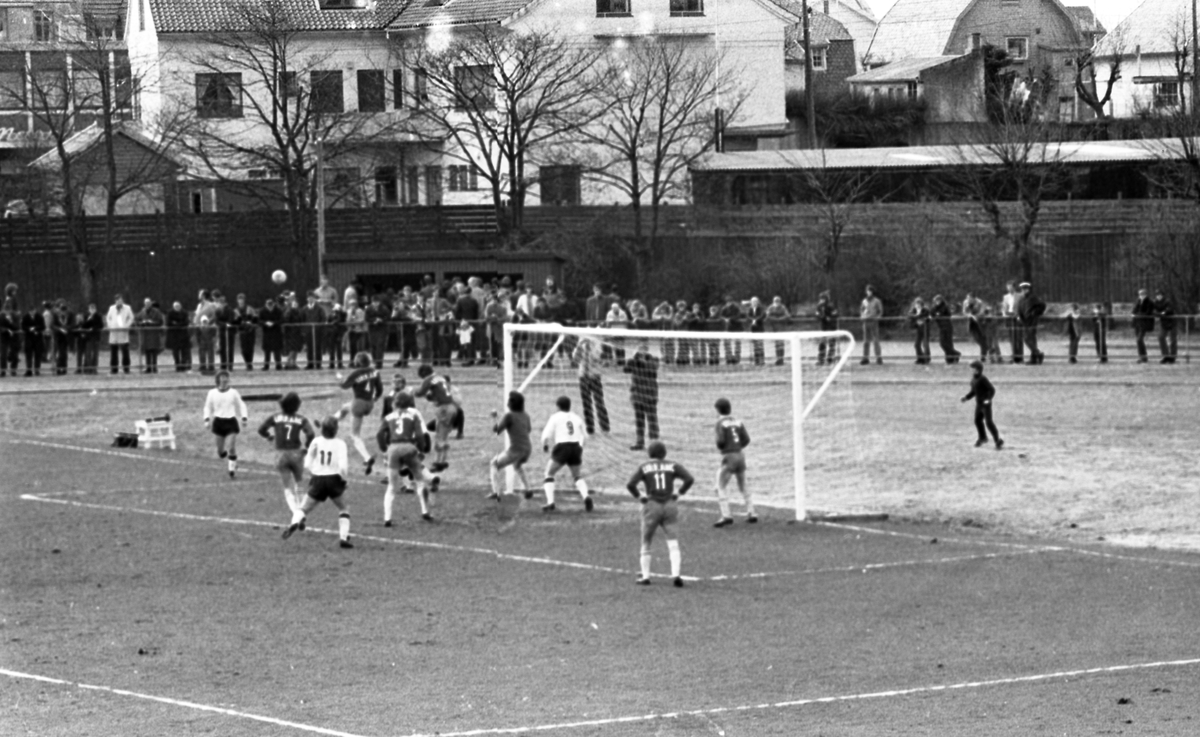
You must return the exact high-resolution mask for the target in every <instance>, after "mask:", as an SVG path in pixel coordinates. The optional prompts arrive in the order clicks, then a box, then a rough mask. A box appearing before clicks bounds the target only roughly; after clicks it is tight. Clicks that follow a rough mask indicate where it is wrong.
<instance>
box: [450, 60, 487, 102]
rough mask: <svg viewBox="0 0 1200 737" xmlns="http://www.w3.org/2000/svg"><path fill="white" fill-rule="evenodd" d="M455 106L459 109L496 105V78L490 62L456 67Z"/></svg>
mask: <svg viewBox="0 0 1200 737" xmlns="http://www.w3.org/2000/svg"><path fill="white" fill-rule="evenodd" d="M454 92H455V101H454V106H455V107H456V108H458V109H459V110H467V109H471V110H491V109H492V108H494V107H496V78H495V76H494V74H493V72H492V66H491V65H490V64H479V65H476V66H469V67H455V69H454Z"/></svg>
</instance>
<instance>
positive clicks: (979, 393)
mask: <svg viewBox="0 0 1200 737" xmlns="http://www.w3.org/2000/svg"><path fill="white" fill-rule="evenodd" d="M971 370H972V371H974V372H975V374H974V376H972V377H971V391H969V392H967V396H965V397H963V398H962V401H964V402H967V401H970V400H971V399H972V398H974V399H975V429H976V430H977V431H978V432H979V439H978V440H976V441H975V447H976V448H978V447H979V446H981V445H983V444H985V443H987V441H988V436H987V433H988V432H990V433H991V434H992V440H994V441H996V450H1000V449H1001V448H1003V447H1004V441H1003V440H1001V439H1000V431H999V430H997V429H996V423H995V422H992V398H993V397H995V396H996V387H994V386H992V382H990V381H988V378H987V377H986V376H984V375H983V362H981V361H971ZM985 429H986V432H985Z"/></svg>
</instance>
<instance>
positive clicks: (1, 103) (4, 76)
mask: <svg viewBox="0 0 1200 737" xmlns="http://www.w3.org/2000/svg"><path fill="white" fill-rule="evenodd" d="M24 107H25V71H24V70H23V69H20V70H16V71H14V70H11V69H7V68H3V69H0V110H20V109H22V108H24Z"/></svg>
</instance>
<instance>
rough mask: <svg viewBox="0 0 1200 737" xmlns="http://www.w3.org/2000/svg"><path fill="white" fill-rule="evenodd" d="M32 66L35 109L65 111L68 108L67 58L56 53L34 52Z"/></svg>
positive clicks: (31, 87)
mask: <svg viewBox="0 0 1200 737" xmlns="http://www.w3.org/2000/svg"><path fill="white" fill-rule="evenodd" d="M29 64H30V74H29V77H30V83H31V86H30V89H29V92H30V95H31V98H32V99H31V100H30V102H31V103H32V105H33V106H34V107H38V108H44V109H47V110H63V109H65V108H66V107H67V92H68V84H67V58H66V55H65V54H60V53H54V52H45V51H43V52H32V53H30V55H29Z"/></svg>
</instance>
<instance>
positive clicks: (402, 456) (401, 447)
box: [387, 443, 421, 479]
mask: <svg viewBox="0 0 1200 737" xmlns="http://www.w3.org/2000/svg"><path fill="white" fill-rule="evenodd" d="M387 459H388V468H390V469H392V470H394V471H397V472H398V471H400V470H402V469H405V468H407V469H408V470H409V472H410V473H411V474H412V476H413V478H415V479H418V478H421V451H419V450H417V446H415V445H413V444H412V443H392V444H391V445H389V446H388V451H387Z"/></svg>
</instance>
